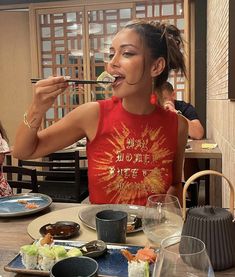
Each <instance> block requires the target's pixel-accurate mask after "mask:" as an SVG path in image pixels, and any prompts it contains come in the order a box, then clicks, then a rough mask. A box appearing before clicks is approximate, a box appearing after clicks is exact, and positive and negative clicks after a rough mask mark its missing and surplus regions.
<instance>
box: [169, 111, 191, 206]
mask: <svg viewBox="0 0 235 277" xmlns="http://www.w3.org/2000/svg"><path fill="white" fill-rule="evenodd" d="M187 138H188V122H187V120H186V119H185V118H184V117H183V116H181V115H178V142H177V151H176V156H175V160H174V163H173V178H172V185H171V186H170V188H169V190H168V192H167V193H169V194H173V195H175V196H177V197H178V199H179V201H180V204H181V205H182V190H183V189H182V170H183V161H184V153H185V146H186V143H187Z"/></svg>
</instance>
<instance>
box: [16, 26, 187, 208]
mask: <svg viewBox="0 0 235 277" xmlns="http://www.w3.org/2000/svg"><path fill="white" fill-rule="evenodd" d="M181 46H182V39H181V37H180V32H179V30H178V29H177V28H176V27H174V26H173V25H170V26H165V25H163V24H159V23H155V22H150V23H148V22H144V21H133V22H130V23H129V24H127V25H126V26H125V27H124V29H123V30H121V31H120V32H118V33H117V35H116V36H115V37H114V39H113V41H112V45H111V47H110V61H109V63H108V65H107V71H108V72H109V73H110V74H111V75H113V76H114V77H115V81H114V82H113V83H112V91H113V95H114V97H113V98H112V99H108V100H103V101H98V102H90V103H86V104H83V105H80V106H79V107H77V108H76V109H74V110H73V111H72V112H70V113H69V114H67V115H66V116H65V117H64V118H63V119H61V120H60V121H58V122H56V123H55V124H53V125H52V126H50V127H49V128H47V129H44V130H42V131H38V128H39V126H40V124H41V120H42V118H43V116H44V114H45V112H46V111H47V110H48V109H49V107H51V105H52V104H53V102H54V100H55V99H56V97H57V96H58V95H59V94H60V93H62V92H63V91H64V90H65V89H66V88H67V83H66V81H65V79H64V78H63V77H51V78H48V79H46V80H41V81H39V82H37V84H36V93H35V96H34V99H33V102H32V105H31V106H30V108H29V110H28V112H27V114H25V116H24V122H23V123H22V124H21V125H20V127H19V129H18V131H17V135H16V141H15V145H14V153H13V154H14V156H15V157H17V158H21V159H28V158H37V157H41V156H44V155H46V154H48V153H50V152H54V151H57V150H59V149H62V148H64V147H66V146H68V145H71V144H72V143H74V142H75V141H78V140H79V139H81V138H83V137H86V138H87V141H88V144H87V157H88V177H89V197H90V201H91V203H130V204H140V205H145V203H146V200H147V197H148V196H149V195H151V194H154V193H170V194H174V195H176V196H178V197H179V199H180V201H181V193H182V187H181V172H182V163H183V155H184V149H185V145H186V140H187V121H186V120H185V119H184V118H183V117H181V116H179V115H176V114H174V113H171V112H169V111H165V110H164V109H162V108H161V107H160V106H158V105H156V102H157V101H156V95H155V93H154V90H155V89H156V87H159V86H161V84H162V83H163V82H164V81H166V79H167V78H168V74H169V72H170V71H171V70H172V69H173V70H176V71H178V70H180V71H182V72H183V73H185V65H184V59H183V55H182V52H181Z"/></svg>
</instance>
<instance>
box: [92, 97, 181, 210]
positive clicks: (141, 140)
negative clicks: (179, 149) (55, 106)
mask: <svg viewBox="0 0 235 277" xmlns="http://www.w3.org/2000/svg"><path fill="white" fill-rule="evenodd" d="M99 104H100V118H99V125H98V130H97V134H96V136H95V138H94V140H93V141H92V142H88V144H87V157H88V178H89V197H90V201H91V203H99V204H104V203H113V204H118V203H119V204H124V203H128V204H136V205H145V204H146V200H147V197H148V196H149V195H151V194H155V193H166V192H167V190H168V188H169V187H170V185H171V183H172V166H173V160H174V158H175V153H176V145H177V133H178V132H177V129H178V120H177V115H176V114H175V113H173V112H170V111H166V110H164V109H162V108H161V107H159V106H156V109H155V111H154V112H152V113H151V114H148V115H136V114H131V113H129V112H127V111H126V110H124V109H123V107H122V102H121V100H120V101H113V100H112V99H108V100H102V101H99Z"/></svg>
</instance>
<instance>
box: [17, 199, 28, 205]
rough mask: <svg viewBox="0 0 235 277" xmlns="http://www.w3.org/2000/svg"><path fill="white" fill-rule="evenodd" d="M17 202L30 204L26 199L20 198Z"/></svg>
mask: <svg viewBox="0 0 235 277" xmlns="http://www.w3.org/2000/svg"><path fill="white" fill-rule="evenodd" d="M17 202H18V203H20V204H24V205H26V204H28V201H27V200H24V199H19V200H18V201H17Z"/></svg>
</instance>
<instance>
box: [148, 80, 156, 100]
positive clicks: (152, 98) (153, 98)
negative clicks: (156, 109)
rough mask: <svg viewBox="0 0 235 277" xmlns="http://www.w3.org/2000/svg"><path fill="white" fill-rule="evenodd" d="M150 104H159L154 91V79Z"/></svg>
mask: <svg viewBox="0 0 235 277" xmlns="http://www.w3.org/2000/svg"><path fill="white" fill-rule="evenodd" d="M150 103H151V104H152V105H156V104H157V95H156V93H155V91H154V79H153V80H152V93H151V95H150Z"/></svg>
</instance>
